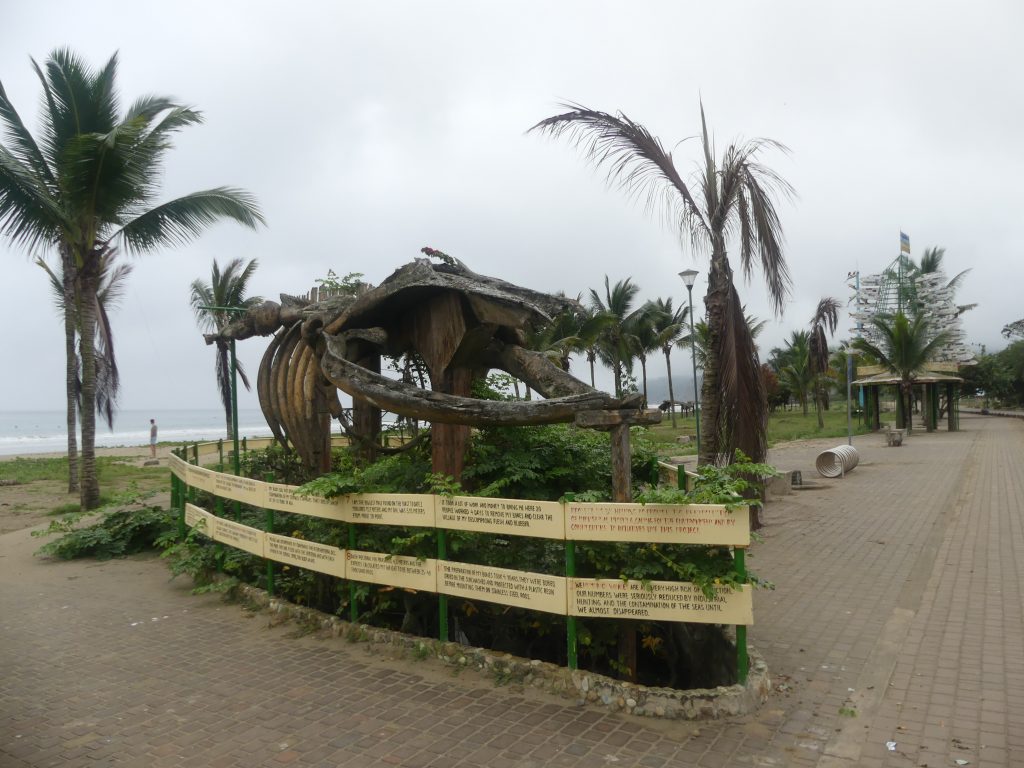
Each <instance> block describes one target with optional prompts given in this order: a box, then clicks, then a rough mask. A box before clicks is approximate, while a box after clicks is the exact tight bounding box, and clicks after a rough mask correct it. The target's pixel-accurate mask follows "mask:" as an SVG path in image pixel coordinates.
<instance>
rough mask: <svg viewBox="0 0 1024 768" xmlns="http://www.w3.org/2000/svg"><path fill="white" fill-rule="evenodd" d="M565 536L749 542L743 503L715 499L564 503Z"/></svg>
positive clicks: (687, 541)
mask: <svg viewBox="0 0 1024 768" xmlns="http://www.w3.org/2000/svg"><path fill="white" fill-rule="evenodd" d="M565 537H566V538H567V539H575V540H577V541H639V542H648V541H654V542H665V543H673V544H722V545H731V546H740V547H745V546H748V545H749V544H750V515H749V512H748V511H747V508H746V507H739V508H737V509H733V510H729V509H726V508H725V507H724V506H720V505H717V504H690V505H687V506H682V505H678V504H608V503H604V504H582V503H576V502H572V503H569V504H566V505H565Z"/></svg>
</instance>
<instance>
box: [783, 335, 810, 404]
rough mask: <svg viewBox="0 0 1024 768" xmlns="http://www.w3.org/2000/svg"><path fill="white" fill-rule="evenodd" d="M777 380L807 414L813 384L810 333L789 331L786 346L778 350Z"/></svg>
mask: <svg viewBox="0 0 1024 768" xmlns="http://www.w3.org/2000/svg"><path fill="white" fill-rule="evenodd" d="M778 352H779V354H778V355H777V356H776V360H777V365H778V366H779V369H778V372H779V381H781V382H782V384H783V385H784V386H785V387H786V388H787V389H788V390H789V391H790V392H792V393H793V394H794V395H796V399H797V401H798V402H799V403H800V406H801V408H802V409H803V413H804V416H806V415H807V401H808V398H809V395H810V393H811V391H812V388H813V386H814V375H813V374H812V373H811V366H810V360H811V353H810V333H808V332H807V331H791V332H790V334H789V339H788V340H787V341H786V348H785V349H782V350H778Z"/></svg>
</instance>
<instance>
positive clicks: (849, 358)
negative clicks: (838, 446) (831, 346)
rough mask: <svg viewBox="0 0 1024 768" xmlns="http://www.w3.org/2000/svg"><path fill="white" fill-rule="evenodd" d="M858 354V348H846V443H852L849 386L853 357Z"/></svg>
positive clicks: (851, 380) (851, 376)
mask: <svg viewBox="0 0 1024 768" xmlns="http://www.w3.org/2000/svg"><path fill="white" fill-rule="evenodd" d="M859 354H860V350H859V349H854V348H853V347H850V346H848V347H847V348H846V444H847V445H853V418H852V414H851V407H852V406H851V403H850V395H851V391H850V389H851V387H852V386H853V384H852V382H853V358H854V357H856V356H857V355H859Z"/></svg>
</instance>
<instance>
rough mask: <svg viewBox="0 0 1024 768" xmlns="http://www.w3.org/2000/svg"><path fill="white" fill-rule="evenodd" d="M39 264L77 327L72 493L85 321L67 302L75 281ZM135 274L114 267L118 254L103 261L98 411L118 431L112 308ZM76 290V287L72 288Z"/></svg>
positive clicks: (70, 404) (71, 396)
mask: <svg viewBox="0 0 1024 768" xmlns="http://www.w3.org/2000/svg"><path fill="white" fill-rule="evenodd" d="M36 264H37V265H38V266H39V267H40V268H41V269H42V270H43V271H44V272H46V275H47V277H48V278H49V280H50V288H51V289H52V291H53V300H54V304H55V305H56V307H57V310H58V311H59V312H60V314H61V317H64V318H69V319H70V320H71V323H72V326H73V328H74V333H73V336H72V339H71V348H72V354H73V358H74V365H73V366H69V370H71V369H73V371H74V383H73V386H71V387H69V388H68V390H67V393H66V394H67V398H68V399H67V412H68V414H70V415H71V417H72V423H71V424H70V425H69V428H68V493H76V492H77V491H78V449H77V432H78V428H77V427H78V424H77V419H78V412H79V410H80V409H79V399H80V397H81V394H82V377H81V370H82V366H81V356H80V355H79V351H78V350H79V341H78V339H79V333H80V329H81V322H80V320H79V317H78V312H77V307H78V300H77V299H75V300H73V301H71V302H70V303H67V302H66V300H65V286H66V285H71V281H67V282H66V281H65V279H64V269H63V267H61V266H58V271H54V269H53V268H51V267H50V265H49V264H47V263H46V261H45V260H44V259H42V258H36ZM131 272H132V266H131V265H130V264H118V265H116V266H114V252H113V251H111V252H110V253H108V254H107V256H106V257H104V259H103V263H102V264H101V265H100V268H99V273H100V278H99V290H98V292H97V294H96V321H97V322H96V341H95V346H96V410H97V411H99V413H100V414H101V415H102V417H103V419H104V421H106V422H107V426H108V427H110V428H111V429H113V428H114V410H115V408H116V405H117V397H118V395H119V394H120V386H121V377H120V373H119V372H118V369H117V358H116V356H115V354H114V335H113V328H112V327H111V324H110V316H109V313H108V310H109V309H113V307H114V306H116V305H117V303H118V302H119V301H120V300H121V298H122V297H123V296H124V290H125V283H126V282H127V279H128V275H130V274H131ZM72 288H73V286H72Z"/></svg>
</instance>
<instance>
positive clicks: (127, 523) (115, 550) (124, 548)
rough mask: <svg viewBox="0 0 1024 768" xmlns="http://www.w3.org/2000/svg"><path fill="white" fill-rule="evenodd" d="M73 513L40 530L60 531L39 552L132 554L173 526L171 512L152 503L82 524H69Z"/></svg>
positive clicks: (103, 556) (66, 555)
mask: <svg viewBox="0 0 1024 768" xmlns="http://www.w3.org/2000/svg"><path fill="white" fill-rule="evenodd" d="M76 521H77V516H72V518H71V519H68V518H65V519H64V520H55V521H54V522H53V523H51V524H50V527H49V528H48V529H46V531H44V532H43V533H58V532H63V533H64V535H63V536H62V537H61V538H59V539H56V540H54V541H51V542H49V543H48V544H44V545H43V546H42V547H41V548H40V549H39V554H43V555H51V556H53V557H59V558H60V559H62V560H74V559H76V558H80V557H94V558H96V559H97V560H109V559H110V558H112V557H123V556H124V555H133V554H135V553H137V552H143V551H145V550H148V549H152V548H153V547H154V545H155V542H156V541H157V539H159V538H161V537H162V536H165V535H166V534H167V533H169V532H171V531H174V530H176V529H177V523H176V521H175V520H174V516H173V515H172V514H171V513H170V512H168V511H167V510H165V509H163V508H161V507H156V506H146V507H133V508H129V509H121V510H117V511H115V512H106V513H103V515H102V517H101V518H100V520H98V521H97V522H96V523H93V524H92V525H89V526H85V527H83V528H71V527H70V526H71V525H72V524H74V523H75V522H76Z"/></svg>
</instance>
